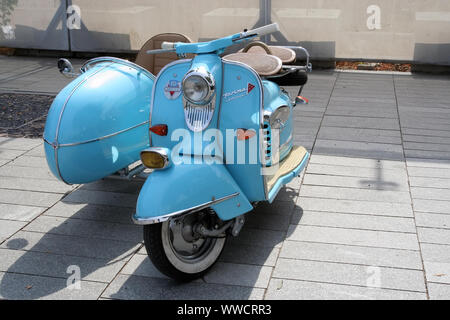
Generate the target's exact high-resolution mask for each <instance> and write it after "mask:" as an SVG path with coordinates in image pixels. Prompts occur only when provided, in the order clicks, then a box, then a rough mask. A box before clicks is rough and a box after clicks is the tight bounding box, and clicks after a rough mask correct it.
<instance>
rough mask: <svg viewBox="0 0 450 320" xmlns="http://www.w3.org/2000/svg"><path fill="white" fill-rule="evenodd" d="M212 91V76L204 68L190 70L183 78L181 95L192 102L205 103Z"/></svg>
mask: <svg viewBox="0 0 450 320" xmlns="http://www.w3.org/2000/svg"><path fill="white" fill-rule="evenodd" d="M214 91H215V84H214V78H213V77H212V75H211V74H210V73H209V72H208V71H206V70H203V69H196V70H191V71H189V72H188V73H187V74H186V76H185V77H184V79H183V95H184V97H185V98H186V100H188V101H189V102H191V103H193V104H207V103H208V102H209V101H211V98H212V96H213V94H214Z"/></svg>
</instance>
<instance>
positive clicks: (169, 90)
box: [164, 80, 181, 100]
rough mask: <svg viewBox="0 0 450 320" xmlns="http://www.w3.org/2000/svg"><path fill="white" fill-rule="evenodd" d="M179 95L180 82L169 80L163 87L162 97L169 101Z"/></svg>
mask: <svg viewBox="0 0 450 320" xmlns="http://www.w3.org/2000/svg"><path fill="white" fill-rule="evenodd" d="M180 94H181V81H178V80H170V81H169V82H168V83H167V84H166V86H165V87H164V95H165V96H166V98H167V99H169V100H175V99H176V98H178V97H179V96H180Z"/></svg>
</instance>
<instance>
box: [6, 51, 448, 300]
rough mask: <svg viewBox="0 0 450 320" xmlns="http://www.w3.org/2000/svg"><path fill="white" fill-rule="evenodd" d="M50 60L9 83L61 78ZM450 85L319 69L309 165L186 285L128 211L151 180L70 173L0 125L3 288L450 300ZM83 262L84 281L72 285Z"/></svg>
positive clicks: (23, 295) (117, 294) (52, 295)
mask: <svg viewBox="0 0 450 320" xmlns="http://www.w3.org/2000/svg"><path fill="white" fill-rule="evenodd" d="M1 59H4V58H0V60H1ZM19 60H20V59H18V60H14V61H13V62H14V63H19V62H20V61H21V60H20V61H19ZM47 62H48V61H47V60H46V62H45V63H43V62H41V63H40V64H39V63H37V62H36V64H35V65H32V66H29V65H28V66H23V75H22V76H21V77H20V76H19V77H15V76H14V75H10V77H11V78H8V79H10V80H11V83H10V84H8V85H5V83H8V81H3V82H2V81H1V80H0V90H2V89H3V90H7V89H8V88H9V89H11V88H12V89H14V88H16V89H20V88H22V90H25V91H26V90H30V91H32V90H36V91H39V92H43V91H45V90H47V91H48V92H53V91H57V90H55V88H56V87H54V86H53V84H52V83H43V84H42V85H41V87H40V88H38V87H39V86H38V84H37V82H36V83H34V82H32V80H33V79H34V78H35V77H36V79H38V78H39V74H40V72H44V73H52V74H53V73H54V70H53V69H51V68H50V67H49V68H46V67H47V66H49V65H50V64H49V63H47ZM0 66H1V68H2V70H3V69H5V68H6V69H7V68H9V67H8V66H7V65H5V64H0ZM33 68H34V69H33ZM36 68H42V70H37V71H36ZM6 69H5V70H6ZM12 69H13V68H12ZM12 69H11V70H12ZM33 70H34V71H35V72H34V73H32V74H28V73H27V72H30V71H33ZM4 72H6V71H4ZM27 77H31V78H32V79H28V80H27ZM49 78H50V77H49ZM21 79H22V80H23V81H25V80H27V81H29V83H30V85H29V87H27V88H25V87H24V86H23V84H22V85H20V84H19V83H18V82H17V83H16V82H14V81H19V80H21ZM36 81H37V80H36ZM52 81H53V80H52ZM57 81H59V80H57ZM25 82H26V81H25ZM16 85H17V87H15V86H16ZM60 85H61V83H60V84H59V86H60ZM449 87H450V78H449V77H443V76H427V75H413V76H403V75H387V74H361V73H339V72H324V71H322V72H318V71H315V72H313V73H312V74H311V76H310V81H309V83H308V85H307V87H306V88H305V91H304V95H305V96H307V97H308V98H309V99H310V104H309V105H307V106H297V107H296V108H295V111H294V112H295V113H294V120H295V136H294V139H295V143H297V144H301V145H304V146H305V147H306V148H307V149H308V150H310V151H312V157H311V159H310V162H309V164H308V166H307V168H306V170H305V172H304V173H303V174H302V175H301V176H300V177H299V178H297V179H295V180H294V181H293V182H291V183H290V184H289V185H288V186H286V188H284V189H283V190H282V191H281V192H280V194H279V195H278V197H277V199H276V201H275V202H274V203H273V204H272V205H268V204H261V205H259V206H258V207H257V208H256V209H255V210H254V211H253V212H251V213H249V214H248V215H247V222H246V226H245V227H244V229H243V230H242V233H241V234H240V236H239V237H238V238H233V239H230V240H229V241H228V243H227V245H226V248H225V250H224V253H223V255H222V256H221V258H220V261H219V262H218V263H217V264H216V266H215V267H214V268H213V270H212V271H211V272H210V273H208V274H207V275H206V276H205V277H204V278H203V279H199V280H197V281H194V282H192V283H188V284H182V285H180V284H176V283H175V282H173V281H172V280H170V279H168V278H166V277H165V276H163V275H162V274H160V273H159V272H158V271H157V270H156V269H155V268H154V267H153V265H152V264H151V262H150V261H149V259H148V258H147V256H146V252H145V248H144V247H143V244H142V229H141V227H140V226H136V225H134V224H133V223H132V221H131V219H130V217H131V214H132V213H133V211H134V205H135V202H136V199H137V195H138V192H139V189H140V187H141V183H140V182H123V181H117V180H102V181H99V182H96V183H92V184H86V185H76V186H67V185H65V184H63V183H61V182H58V181H57V180H56V179H55V178H54V177H53V176H52V175H51V174H50V172H49V170H48V168H47V165H46V162H45V158H44V153H43V149H42V148H43V147H42V141H41V140H33V139H12V138H7V137H0V257H1V259H0V299H449V298H450V174H449V172H450V170H449V169H450V103H449V101H450V92H449V90H448V88H449ZM24 88H25V89H24ZM58 88H59V87H58ZM289 90H292V91H294V88H289ZM73 266H78V267H79V270H80V274H81V280H82V281H81V286H80V289H79V290H78V289H72V290H71V289H70V287H69V288H68V287H67V281H68V279H69V277H70V276H71V275H72V273H73V272H74V271H73V270H74V269H73Z"/></svg>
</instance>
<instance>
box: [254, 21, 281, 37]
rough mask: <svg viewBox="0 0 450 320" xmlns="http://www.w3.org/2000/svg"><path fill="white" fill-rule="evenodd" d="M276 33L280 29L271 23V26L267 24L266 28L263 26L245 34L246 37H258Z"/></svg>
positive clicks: (276, 24)
mask: <svg viewBox="0 0 450 320" xmlns="http://www.w3.org/2000/svg"><path fill="white" fill-rule="evenodd" d="M277 31H280V27H279V26H278V23H272V24H268V25H267V26H264V27H260V28H256V29H252V30H248V31H247V32H246V34H248V35H250V34H256V35H258V36H264V35H266V34H271V33H274V32H277Z"/></svg>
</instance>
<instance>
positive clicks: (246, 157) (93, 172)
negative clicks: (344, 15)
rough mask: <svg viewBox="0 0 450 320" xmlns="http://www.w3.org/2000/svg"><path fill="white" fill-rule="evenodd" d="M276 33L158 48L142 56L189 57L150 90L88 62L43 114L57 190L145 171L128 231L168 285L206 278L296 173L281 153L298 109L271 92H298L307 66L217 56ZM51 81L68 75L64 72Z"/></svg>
mask: <svg viewBox="0 0 450 320" xmlns="http://www.w3.org/2000/svg"><path fill="white" fill-rule="evenodd" d="M277 30H278V25H277V24H272V25H268V26H265V27H261V28H258V29H254V30H249V31H244V32H241V33H237V34H234V35H232V36H228V37H225V38H221V39H218V40H214V41H210V42H204V43H181V42H180V43H167V42H166V43H163V45H162V49H161V50H152V51H149V52H148V54H158V53H163V52H176V54H177V55H178V56H186V55H187V54H195V57H194V58H193V59H181V60H177V61H175V62H173V63H170V64H169V65H167V66H165V67H164V69H163V70H161V72H160V73H159V74H158V76H157V77H156V78H155V77H154V76H153V75H152V74H151V73H150V72H148V71H147V70H145V69H144V68H142V67H139V66H137V65H135V64H134V63H131V62H128V61H125V60H121V59H117V58H108V57H106V58H96V59H93V60H91V61H88V62H87V63H86V64H85V65H84V66H83V67H82V68H81V74H79V75H78V74H76V76H77V78H76V79H75V80H74V81H72V83H70V84H69V85H68V86H67V87H66V88H64V89H63V90H62V91H61V93H60V94H59V95H58V96H57V97H56V99H55V101H54V103H53V105H52V107H51V109H50V111H49V115H48V118H47V124H46V128H45V133H44V141H45V149H46V155H47V161H48V164H49V167H50V168H51V170H52V172H53V173H54V174H55V175H56V176H57V177H58V178H59V179H61V180H62V181H64V182H66V183H86V182H91V181H95V180H98V179H101V178H103V177H106V176H108V175H110V174H113V173H114V172H117V171H119V170H124V168H127V167H128V166H129V165H130V164H132V163H134V162H136V161H138V160H139V159H140V160H141V162H142V165H139V166H137V167H135V168H134V169H132V171H131V172H129V171H127V173H128V175H129V176H133V174H136V173H137V172H138V171H139V172H140V171H142V170H143V169H145V168H149V169H152V170H153V171H152V173H150V174H149V175H148V178H147V179H146V181H145V184H144V185H143V187H142V189H141V191H140V194H139V198H138V202H137V209H136V214H135V215H134V216H133V220H134V221H135V222H136V223H137V224H141V225H144V242H145V246H146V248H147V253H148V255H149V257H150V259H151V260H152V262H153V263H154V265H155V266H156V267H157V268H158V269H159V270H160V271H161V272H162V273H164V274H166V275H168V276H170V277H172V278H174V279H177V280H181V281H189V280H192V279H195V278H198V277H200V276H202V275H203V274H204V273H206V272H207V271H208V270H209V269H210V268H211V267H212V265H213V264H214V263H215V262H216V261H217V259H218V258H219V255H220V254H221V252H222V249H223V248H224V245H225V240H226V237H227V236H228V235H231V236H237V235H238V234H239V232H240V230H241V228H242V226H243V224H244V221H245V219H244V214H245V213H247V212H249V211H251V210H252V209H253V207H254V205H255V204H256V203H258V202H260V201H268V202H272V201H273V200H274V199H275V197H276V195H277V194H278V192H279V191H280V189H281V188H282V187H283V186H284V185H285V184H286V183H288V182H290V181H291V180H292V179H293V178H294V177H296V176H298V175H299V174H300V172H301V170H302V169H303V168H304V166H305V165H306V163H307V160H308V158H309V154H308V152H307V151H306V150H305V149H304V148H303V147H301V146H295V145H293V143H292V140H293V133H292V129H293V128H292V118H293V117H292V108H293V107H294V106H295V104H296V101H297V103H299V102H303V101H304V100H301V98H297V99H296V100H294V101H292V100H291V98H290V97H289V95H288V93H287V92H286V91H285V90H284V89H283V88H282V87H280V86H279V84H281V85H294V84H298V85H300V86H301V87H303V85H304V84H305V83H306V79H307V78H306V72H307V71H310V64H309V61H307V64H306V65H305V66H293V65H287V66H286V65H283V63H282V61H281V59H280V58H279V57H276V56H274V55H272V54H270V53H271V52H270V50H269V51H267V48H266V46H265V45H263V44H262V45H257V46H260V47H261V48H262V49H261V50H264V51H266V52H262V51H261V50H259V51H258V50H248V51H247V52H240V53H236V54H231V55H228V56H225V57H221V56H220V55H221V54H222V53H223V52H224V49H226V48H227V47H229V46H231V45H234V44H236V43H241V42H244V41H249V40H252V39H254V38H255V37H257V36H262V35H265V34H269V33H272V32H275V31H277ZM302 50H303V51H304V52H306V50H304V49H302ZM252 52H253V53H252ZM267 52H268V53H269V54H267ZM306 53H307V52H306ZM307 57H308V56H307ZM60 69H61V70H62V71H63V72H65V73H72V70H71V67H70V65H69V64H68V62H67V61H62V62H61V64H60ZM277 83H278V84H277Z"/></svg>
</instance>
